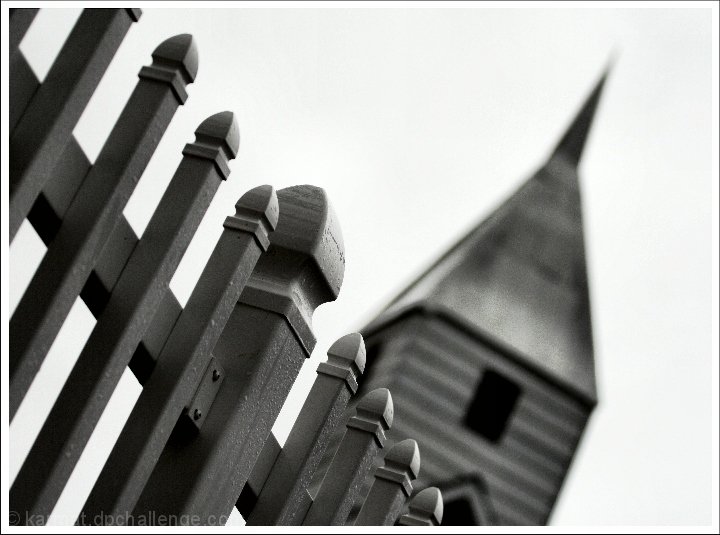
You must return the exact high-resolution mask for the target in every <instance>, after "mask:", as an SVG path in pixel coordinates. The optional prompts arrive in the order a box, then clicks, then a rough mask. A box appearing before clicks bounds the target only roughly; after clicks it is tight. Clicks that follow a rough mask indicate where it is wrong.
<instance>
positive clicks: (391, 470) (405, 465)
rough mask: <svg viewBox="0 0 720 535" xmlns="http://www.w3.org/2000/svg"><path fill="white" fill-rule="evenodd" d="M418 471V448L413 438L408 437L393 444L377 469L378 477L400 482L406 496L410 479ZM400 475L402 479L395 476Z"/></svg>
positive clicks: (410, 488) (410, 489)
mask: <svg viewBox="0 0 720 535" xmlns="http://www.w3.org/2000/svg"><path fill="white" fill-rule="evenodd" d="M419 473H420V448H419V447H418V444H417V442H416V441H415V440H413V439H411V438H408V439H405V440H403V441H401V442H398V443H397V444H395V445H394V446H393V447H392V449H391V450H390V451H389V452H388V454H387V455H386V456H385V466H384V467H380V468H378V470H377V473H376V476H375V477H378V478H383V479H388V480H389V481H396V482H398V483H400V485H401V486H402V489H403V491H404V492H405V494H406V495H407V496H410V494H411V492H412V481H414V480H415V479H417V477H418V474H419ZM396 474H397V475H400V476H402V480H400V478H398V477H396Z"/></svg>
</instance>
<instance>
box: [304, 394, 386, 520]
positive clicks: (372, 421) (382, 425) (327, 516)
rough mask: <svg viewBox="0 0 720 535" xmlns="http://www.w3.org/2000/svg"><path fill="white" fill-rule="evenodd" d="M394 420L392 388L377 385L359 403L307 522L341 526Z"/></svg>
mask: <svg viewBox="0 0 720 535" xmlns="http://www.w3.org/2000/svg"><path fill="white" fill-rule="evenodd" d="M392 421H393V403H392V396H391V395H390V391H389V390H387V389H386V388H378V389H377V390H373V391H372V392H369V393H368V394H366V395H365V396H364V397H363V398H362V399H361V400H360V401H359V402H358V404H357V408H356V414H355V415H354V416H352V417H351V418H350V419H349V420H348V422H347V424H346V426H345V427H346V430H345V435H344V436H343V438H342V441H341V442H340V446H339V447H338V449H337V451H336V452H335V456H334V457H333V460H332V462H331V463H330V466H329V467H328V471H327V473H326V474H325V478H324V479H323V481H322V484H321V485H320V489H319V490H318V493H317V496H315V497H314V499H313V503H312V505H311V506H310V509H309V510H308V512H307V516H306V517H305V519H304V521H303V524H304V525H306V526H328V525H330V526H342V525H343V524H344V523H345V520H346V519H347V517H348V514H349V513H350V509H351V508H352V506H353V504H354V503H355V500H356V499H357V498H358V491H359V490H360V487H361V485H362V482H363V481H364V479H365V477H366V476H367V474H368V472H369V471H370V470H371V469H372V465H373V462H374V461H375V457H376V455H377V454H378V452H379V451H380V450H381V449H382V447H383V445H384V443H385V432H386V431H387V430H388V429H390V427H391V426H392Z"/></svg>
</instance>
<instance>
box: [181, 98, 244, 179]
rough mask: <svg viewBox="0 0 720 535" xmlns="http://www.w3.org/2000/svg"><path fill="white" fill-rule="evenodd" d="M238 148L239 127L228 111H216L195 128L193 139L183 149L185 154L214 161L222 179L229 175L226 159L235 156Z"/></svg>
mask: <svg viewBox="0 0 720 535" xmlns="http://www.w3.org/2000/svg"><path fill="white" fill-rule="evenodd" d="M239 148H240V129H239V128H238V125H237V121H236V120H235V116H234V115H233V113H232V112H230V111H224V112H221V113H216V114H215V115H212V116H211V117H208V118H207V119H205V120H204V121H203V122H202V123H201V124H200V126H198V127H197V130H195V141H194V142H193V143H188V144H187V145H185V148H184V149H183V154H184V155H185V156H196V157H198V158H204V159H208V160H213V161H215V165H216V166H217V169H218V172H219V173H220V175H221V176H222V178H223V180H226V179H227V177H228V176H229V175H230V168H229V167H228V160H232V159H233V158H235V157H236V156H237V153H238V149H239Z"/></svg>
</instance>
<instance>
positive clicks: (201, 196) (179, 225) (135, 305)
mask: <svg viewBox="0 0 720 535" xmlns="http://www.w3.org/2000/svg"><path fill="white" fill-rule="evenodd" d="M211 120H215V121H216V123H218V124H221V126H222V128H216V129H215V130H214V131H212V130H210V129H207V128H205V130H206V131H209V133H211V134H212V135H205V137H204V144H203V148H205V149H207V150H208V151H209V150H214V151H215V152H217V153H218V155H217V156H216V157H217V158H221V160H220V161H222V162H224V163H225V167H227V163H226V162H227V158H228V156H232V154H231V153H230V154H226V153H225V149H223V148H222V147H224V146H225V145H227V143H228V138H231V139H230V141H231V142H232V143H235V142H236V141H235V139H236V137H237V136H236V135H235V132H237V123H236V122H235V119H234V117H233V115H232V114H231V113H227V112H224V113H223V114H218V115H214V116H212V117H211V118H210V119H208V120H206V121H205V122H203V124H201V125H200V127H199V128H198V130H200V131H202V130H203V128H204V125H205V124H206V123H207V122H208V121H211ZM223 123H224V124H223ZM188 146H194V144H190V145H188ZM183 152H184V154H185V157H184V158H183V159H182V161H181V162H180V165H179V166H178V168H177V170H176V172H175V174H174V176H173V178H172V180H171V181H170V184H169V185H168V188H167V190H166V191H165V193H164V195H163V196H162V199H161V200H160V203H159V204H158V206H157V208H156V210H155V212H154V214H153V216H152V218H151V219H150V222H149V223H148V226H147V228H146V230H145V232H144V233H143V238H142V240H140V242H139V243H138V244H137V246H136V247H135V248H134V249H133V251H132V254H131V255H130V257H129V259H128V260H127V263H126V264H125V266H124V268H123V270H122V273H121V275H120V277H119V279H118V281H117V284H116V285H115V287H114V288H113V290H112V294H111V296H110V300H109V303H108V305H107V306H106V307H105V309H104V311H103V313H102V314H100V315H99V316H98V321H97V323H96V325H95V327H94V329H93V331H92V333H91V334H90V337H89V338H88V340H87V342H86V343H85V346H84V347H83V350H82V352H81V353H80V356H79V357H78V359H77V361H76V363H75V365H74V366H73V369H72V372H71V373H70V375H69V377H68V379H67V381H66V382H65V384H64V386H63V388H62V391H61V392H60V395H59V396H58V398H57V400H56V401H55V404H54V405H53V408H52V410H51V411H50V414H49V415H48V417H47V418H46V420H45V422H44V424H43V427H42V430H41V431H40V434H39V435H38V437H37V439H36V440H35V443H34V444H33V447H32V448H31V450H30V453H29V454H28V456H27V457H26V459H25V462H24V463H23V465H22V468H21V469H20V472H19V473H18V476H17V477H16V478H15V481H14V482H13V485H12V487H11V490H10V500H11V503H12V506H13V508H14V509H13V510H17V511H28V512H32V513H33V514H42V515H45V514H49V513H50V511H52V509H53V507H54V506H55V503H56V502H57V500H58V498H59V497H60V493H61V492H62V489H63V488H64V487H65V484H66V483H67V481H68V479H69V478H70V475H71V473H72V471H73V469H74V467H75V465H76V463H77V461H78V459H79V458H80V455H81V453H82V451H83V449H84V448H85V446H86V445H87V442H88V440H89V439H90V435H91V434H92V432H93V430H94V429H95V426H96V425H97V422H98V420H99V419H100V416H101V415H102V413H103V411H104V409H105V407H106V405H107V403H108V401H109V400H110V397H111V396H112V393H113V392H114V390H115V387H116V386H117V384H118V382H119V381H120V378H121V376H122V373H123V371H124V370H125V368H126V367H127V365H128V363H129V362H130V359H131V358H132V356H133V353H134V351H135V348H137V346H138V344H139V343H140V341H141V339H142V338H143V335H144V333H145V329H146V327H147V326H148V324H150V323H151V322H152V320H153V319H154V318H155V315H156V312H157V310H158V308H159V307H160V305H161V303H162V301H163V300H164V298H165V295H166V294H171V293H172V292H171V290H170V289H169V287H168V285H169V284H170V280H171V279H172V277H173V275H174V273H175V270H176V268H177V266H178V264H179V263H180V260H181V259H182V257H183V255H184V254H185V251H186V250H187V247H188V246H189V245H190V241H191V239H192V237H193V235H194V234H195V231H196V230H197V227H198V226H199V224H200V222H201V221H202V218H203V215H204V214H205V212H206V210H207V208H208V207H209V205H210V202H211V201H212V199H213V197H214V195H215V193H216V192H217V190H218V188H219V186H220V183H221V182H222V180H223V179H224V178H225V177H224V176H223V174H222V173H221V171H220V169H219V168H218V166H217V165H216V164H217V161H216V158H215V157H203V156H200V158H198V157H196V156H197V155H196V154H192V155H188V151H187V147H186V150H185V151H183ZM265 194H266V195H267V193H266V192H265ZM257 203H258V195H257V193H256V194H254V195H253V196H252V203H251V205H252V206H255V205H256V204H257ZM119 326H121V328H118V327H119Z"/></svg>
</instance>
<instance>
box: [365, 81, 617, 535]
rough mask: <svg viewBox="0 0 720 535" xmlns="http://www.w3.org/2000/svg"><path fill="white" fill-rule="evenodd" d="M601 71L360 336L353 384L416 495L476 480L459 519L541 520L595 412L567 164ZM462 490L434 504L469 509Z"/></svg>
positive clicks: (573, 171) (576, 188)
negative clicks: (555, 134) (568, 114)
mask: <svg viewBox="0 0 720 535" xmlns="http://www.w3.org/2000/svg"><path fill="white" fill-rule="evenodd" d="M606 74H607V73H606ZM606 74H603V76H602V77H601V78H600V81H599V82H598V84H597V85H596V86H595V88H594V89H593V91H592V92H591V93H590V96H589V97H588V99H587V100H586V102H585V103H584V105H583V106H582V107H581V109H580V111H579V113H578V114H577V115H576V117H575V118H574V120H573V121H572V122H571V124H570V127H569V128H568V129H567V131H566V133H565V134H564V135H563V136H562V138H561V140H560V142H559V143H558V145H557V146H556V149H555V150H554V151H553V152H552V153H551V155H550V157H549V158H548V160H547V162H546V163H545V164H544V165H543V166H542V167H541V168H540V169H539V170H538V171H537V172H536V173H535V174H534V175H533V176H532V177H531V178H530V179H529V180H527V181H526V182H525V183H524V184H523V185H522V186H521V187H520V188H519V189H518V190H517V191H516V192H515V193H514V194H513V195H511V196H510V198H509V199H507V200H506V201H505V202H504V203H503V204H502V205H500V206H499V207H498V208H497V209H496V210H495V211H494V212H493V213H492V214H491V215H490V216H489V217H487V218H486V219H485V220H484V221H483V222H482V223H480V224H479V225H478V226H477V227H476V228H475V229H473V230H472V231H471V232H470V233H468V234H467V235H466V236H465V237H463V238H462V239H461V240H460V241H459V242H458V243H457V244H456V245H455V246H454V247H452V248H451V249H450V250H449V251H448V252H447V253H445V254H444V255H443V256H441V257H440V258H439V259H438V260H437V262H435V263H434V264H433V265H432V266H431V267H430V268H429V269H428V270H427V271H426V272H425V273H424V274H422V275H421V276H420V277H419V278H418V279H417V280H416V281H415V282H413V283H412V284H411V285H410V286H409V287H408V288H406V289H405V290H404V291H403V292H401V293H400V295H399V296H398V297H397V298H396V299H395V300H394V301H393V302H391V303H390V305H388V307H387V308H386V309H385V310H384V311H383V312H382V313H381V314H380V315H379V316H378V317H377V318H376V319H375V320H374V321H373V322H372V323H370V325H368V326H367V327H366V328H365V329H363V330H362V332H363V335H364V336H365V343H366V347H367V366H366V377H365V379H364V383H363V384H362V385H361V387H360V389H361V391H369V390H370V389H375V388H379V387H386V388H389V389H391V390H392V392H393V397H394V398H395V399H396V400H397V402H396V406H397V412H396V414H395V420H394V421H395V423H394V427H393V429H392V430H391V431H390V432H389V435H388V437H389V440H402V439H404V438H407V437H409V436H412V437H413V438H415V439H416V440H417V442H418V444H419V445H420V450H421V451H422V452H423V453H422V455H423V473H421V475H420V479H419V480H418V488H422V487H423V486H438V487H440V488H448V487H447V484H448V481H456V479H454V478H463V477H465V478H467V477H472V478H476V480H477V481H479V482H481V483H482V482H484V483H483V485H481V486H482V487H483V488H486V489H487V496H488V499H487V500H485V501H484V502H482V504H483V505H482V507H481V509H482V511H481V512H480V513H481V514H473V515H470V514H468V515H465V516H464V517H463V518H471V517H472V518H476V517H477V520H473V521H478V522H497V523H500V524H513V525H518V524H523V525H542V524H545V523H547V520H548V517H549V515H550V512H551V511H552V508H553V505H554V503H555V500H556V498H557V496H558V493H559V492H560V488H561V486H562V483H563V480H564V479H565V475H566V474H567V470H568V469H569V466H570V462H571V461H572V458H573V456H574V454H575V451H576V448H577V445H578V442H579V440H580V437H581V436H582V432H583V429H584V428H585V425H586V423H587V421H588V418H589V417H590V414H591V412H592V410H593V408H594V406H595V404H596V400H597V397H596V389H595V362H594V356H593V340H592V327H591V321H590V299H589V293H588V280H587V271H586V266H585V242H584V233H583V222H582V207H581V199H580V181H579V180H578V163H579V161H580V159H581V157H582V153H583V149H584V147H585V143H586V140H587V137H588V133H589V131H590V127H591V125H592V121H593V117H594V115H595V111H596V109H597V107H598V102H599V99H600V96H601V92H602V89H603V85H604V83H605V79H606ZM452 488H454V487H452ZM462 488H463V489H465V490H464V491H463V492H459V491H458V492H456V493H455V494H453V499H452V500H453V501H452V503H448V504H446V507H448V508H449V510H450V509H453V508H454V510H455V511H466V512H468V511H475V509H477V507H476V508H473V503H475V502H477V500H476V499H475V498H474V497H473V496H474V495H475V494H476V493H474V491H472V489H471V488H470V487H468V486H467V485H466V486H464V487H462ZM468 489H470V490H468ZM449 496H450V495H449ZM477 503H480V502H477ZM455 516H457V514H456V515H455ZM481 518H483V519H485V520H481ZM493 519H494V520H493ZM468 521H469V520H468Z"/></svg>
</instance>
